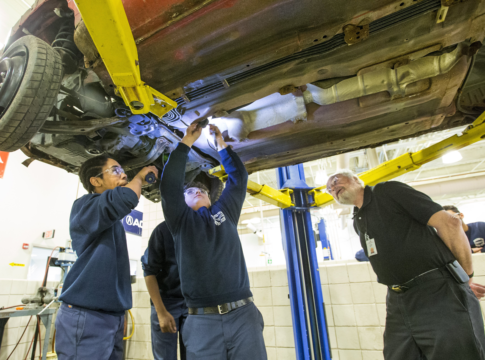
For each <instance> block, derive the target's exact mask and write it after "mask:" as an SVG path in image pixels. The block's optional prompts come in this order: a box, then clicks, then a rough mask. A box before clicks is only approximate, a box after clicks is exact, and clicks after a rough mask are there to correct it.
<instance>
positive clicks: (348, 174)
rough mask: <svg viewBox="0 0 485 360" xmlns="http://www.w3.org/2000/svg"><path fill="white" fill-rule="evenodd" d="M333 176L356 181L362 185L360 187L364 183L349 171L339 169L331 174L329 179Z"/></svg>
mask: <svg viewBox="0 0 485 360" xmlns="http://www.w3.org/2000/svg"><path fill="white" fill-rule="evenodd" d="M334 176H345V177H346V178H348V179H357V182H358V183H359V184H360V185H362V187H364V186H365V184H364V182H363V181H362V180H361V179H360V178H359V177H358V176H357V175H356V174H355V173H354V172H353V171H352V170H350V169H340V170H337V172H336V173H335V174H332V176H330V177H334Z"/></svg>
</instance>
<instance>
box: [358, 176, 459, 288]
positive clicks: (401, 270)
mask: <svg viewBox="0 0 485 360" xmlns="http://www.w3.org/2000/svg"><path fill="white" fill-rule="evenodd" d="M441 210H443V208H442V207H441V206H440V205H439V204H437V203H435V202H433V201H432V200H431V198H430V197H429V196H427V195H426V194H423V193H422V192H419V191H417V190H414V189H413V188H412V187H410V186H408V185H406V184H403V183H401V182H398V181H387V182H383V183H380V184H377V185H376V186H374V187H370V186H366V187H365V190H364V203H363V205H362V207H361V208H360V209H358V208H357V207H355V209H354V229H355V231H356V232H357V234H358V235H359V236H360V243H361V244H362V248H363V249H364V251H365V254H366V256H367V257H368V258H369V260H370V263H371V265H372V268H373V269H374V272H375V273H376V274H377V277H378V279H379V280H378V281H379V282H380V283H382V284H385V285H391V286H392V285H400V284H404V283H405V282H407V281H409V280H411V279H412V278H414V277H416V276H418V275H420V274H422V273H424V272H426V271H429V270H432V269H435V268H439V267H442V266H445V265H446V264H448V263H450V262H452V261H454V260H455V257H454V256H453V253H452V252H451V250H450V249H449V248H448V247H447V246H446V245H445V243H444V242H443V241H442V240H441V238H440V237H439V236H438V234H437V233H436V231H435V229H434V228H433V227H431V226H428V221H429V219H430V218H431V216H433V215H434V214H435V213H437V212H438V211H441ZM366 233H367V234H368V236H369V238H371V239H374V241H375V246H376V250H377V254H375V255H372V256H369V254H368V251H367V244H366V239H365V234H366Z"/></svg>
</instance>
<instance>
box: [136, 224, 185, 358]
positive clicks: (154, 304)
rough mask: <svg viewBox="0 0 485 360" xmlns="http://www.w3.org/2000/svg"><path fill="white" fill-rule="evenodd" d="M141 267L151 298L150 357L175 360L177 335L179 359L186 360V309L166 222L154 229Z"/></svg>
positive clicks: (171, 238)
mask: <svg viewBox="0 0 485 360" xmlns="http://www.w3.org/2000/svg"><path fill="white" fill-rule="evenodd" d="M141 264H142V267H143V273H144V276H145V282H146V284H147V288H148V292H149V294H150V298H151V301H150V303H151V308H152V312H151V325H152V352H153V357H154V358H155V360H177V332H178V333H179V345H180V357H181V359H182V360H185V359H186V355H185V345H184V341H183V339H182V330H183V328H184V323H185V320H186V319H187V315H188V309H187V305H186V304H185V300H184V297H183V295H182V291H181V289H180V277H179V270H178V266H177V261H176V260H175V248H174V243H173V237H172V234H171V233H170V231H169V230H168V227H167V224H166V223H165V221H164V222H162V223H161V224H160V225H158V226H157V227H156V228H155V230H153V233H152V235H151V236H150V240H149V241H148V248H147V249H146V251H145V254H144V255H143V256H142V258H141Z"/></svg>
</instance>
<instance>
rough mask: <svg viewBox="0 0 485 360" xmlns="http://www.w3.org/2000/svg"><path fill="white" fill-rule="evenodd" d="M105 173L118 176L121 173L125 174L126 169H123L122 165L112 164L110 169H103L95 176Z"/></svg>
mask: <svg viewBox="0 0 485 360" xmlns="http://www.w3.org/2000/svg"><path fill="white" fill-rule="evenodd" d="M104 173H108V174H110V175H116V176H119V175H121V174H124V173H125V170H123V168H122V167H121V166H116V165H115V166H112V167H110V168H109V169H106V170H104V171H101V172H100V173H99V174H98V175H96V176H95V177H100V176H101V175H103V174H104Z"/></svg>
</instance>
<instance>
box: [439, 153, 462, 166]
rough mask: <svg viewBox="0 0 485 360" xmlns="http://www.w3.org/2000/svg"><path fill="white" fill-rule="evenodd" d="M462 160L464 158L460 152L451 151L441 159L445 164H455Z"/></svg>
mask: <svg viewBox="0 0 485 360" xmlns="http://www.w3.org/2000/svg"><path fill="white" fill-rule="evenodd" d="M461 159H463V156H461V154H460V152H459V151H450V152H449V153H447V154H445V155H443V157H442V158H441V160H442V161H443V164H453V163H455V162H457V161H460V160H461Z"/></svg>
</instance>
